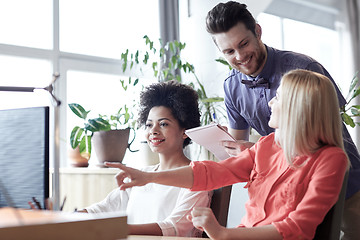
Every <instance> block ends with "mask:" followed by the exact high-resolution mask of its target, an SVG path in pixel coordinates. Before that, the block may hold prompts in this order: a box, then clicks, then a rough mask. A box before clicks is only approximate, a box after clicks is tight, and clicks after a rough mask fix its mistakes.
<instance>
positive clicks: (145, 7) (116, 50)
mask: <svg viewBox="0 0 360 240" xmlns="http://www.w3.org/2000/svg"><path fill="white" fill-rule="evenodd" d="M145 34H146V35H148V36H149V37H150V38H151V39H158V38H159V6H158V0H131V1H129V0H76V1H72V0H62V1H60V50H61V51H64V52H71V53H79V54H86V55H93V56H101V57H109V58H120V56H121V55H120V54H121V53H122V52H123V51H124V50H125V49H127V48H129V49H139V46H143V45H144V40H143V36H144V35H145Z"/></svg>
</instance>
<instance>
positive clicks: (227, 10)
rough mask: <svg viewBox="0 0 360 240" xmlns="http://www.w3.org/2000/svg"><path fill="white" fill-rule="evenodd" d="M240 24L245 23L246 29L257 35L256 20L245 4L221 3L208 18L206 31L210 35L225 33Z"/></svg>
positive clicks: (211, 11)
mask: <svg viewBox="0 0 360 240" xmlns="http://www.w3.org/2000/svg"><path fill="white" fill-rule="evenodd" d="M239 22H241V23H244V24H245V26H246V28H247V29H249V30H250V31H251V32H252V33H253V34H254V35H256V33H255V26H256V20H255V18H254V17H253V16H252V14H251V13H250V12H249V11H248V10H247V6H246V5H245V4H241V3H239V2H235V1H229V2H226V3H219V4H218V5H216V6H215V7H214V8H213V9H211V10H210V11H209V12H208V14H207V16H206V30H207V31H208V33H210V34H216V33H224V32H227V31H229V30H230V29H231V28H232V27H234V26H235V25H237V24H238V23H239Z"/></svg>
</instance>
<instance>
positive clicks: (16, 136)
mask: <svg viewBox="0 0 360 240" xmlns="http://www.w3.org/2000/svg"><path fill="white" fill-rule="evenodd" d="M6 194H7V195H6ZM32 197H35V198H36V199H37V200H38V201H39V202H40V203H41V204H42V205H43V204H44V203H45V199H46V198H48V197H49V107H33V108H19V109H7V110H0V207H5V206H10V207H16V208H29V204H28V202H29V201H32ZM9 200H10V202H9ZM11 202H12V203H11ZM11 205H12V206H11Z"/></svg>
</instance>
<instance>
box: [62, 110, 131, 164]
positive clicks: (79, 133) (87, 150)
mask: <svg viewBox="0 0 360 240" xmlns="http://www.w3.org/2000/svg"><path fill="white" fill-rule="evenodd" d="M68 105H69V107H70V109H71V111H72V112H73V113H74V114H75V115H76V116H78V117H79V118H81V119H83V120H84V125H83V126H82V127H80V126H75V127H74V128H73V129H72V131H71V134H70V146H71V148H72V149H76V148H78V149H79V152H80V155H81V156H83V157H84V158H86V159H89V158H90V156H91V151H92V146H93V145H94V149H95V151H96V154H97V157H98V159H99V162H100V164H102V163H103V162H104V161H116V162H121V161H122V159H123V157H124V155H125V151H126V149H127V148H129V150H130V151H132V150H131V149H130V145H131V143H132V142H133V141H134V139H135V131H134V137H133V139H132V140H131V141H130V143H128V140H129V135H130V130H131V129H132V130H134V127H135V121H134V120H133V117H134V115H133V114H132V113H131V112H130V111H129V108H128V107H127V106H126V105H124V106H123V107H121V108H120V109H119V110H118V112H117V113H116V114H114V115H110V116H108V115H100V114H99V116H98V117H96V118H91V119H88V114H89V112H90V111H86V110H85V109H84V107H82V106H81V105H80V104H78V103H70V104H68Z"/></svg>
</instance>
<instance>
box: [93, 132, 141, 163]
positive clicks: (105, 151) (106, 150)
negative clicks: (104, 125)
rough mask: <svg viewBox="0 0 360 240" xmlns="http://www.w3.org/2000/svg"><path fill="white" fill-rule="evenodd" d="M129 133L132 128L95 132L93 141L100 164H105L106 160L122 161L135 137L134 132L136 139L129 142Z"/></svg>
mask: <svg viewBox="0 0 360 240" xmlns="http://www.w3.org/2000/svg"><path fill="white" fill-rule="evenodd" d="M129 135H130V128H126V129H119V130H110V131H99V132H94V135H93V137H92V141H93V146H94V149H95V152H96V156H97V158H98V160H99V163H100V166H104V162H120V163H121V162H122V160H123V159H124V156H125V152H126V149H127V148H129V147H130V144H131V143H132V142H133V141H134V139H135V134H134V139H133V140H132V141H131V142H130V143H128V142H129ZM129 150H130V149H129ZM130 151H131V150H130Z"/></svg>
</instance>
